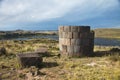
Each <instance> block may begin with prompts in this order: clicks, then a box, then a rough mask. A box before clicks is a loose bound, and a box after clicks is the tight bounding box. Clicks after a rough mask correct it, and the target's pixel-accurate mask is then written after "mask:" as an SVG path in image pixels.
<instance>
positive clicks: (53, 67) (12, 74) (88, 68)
mask: <svg viewBox="0 0 120 80" xmlns="http://www.w3.org/2000/svg"><path fill="white" fill-rule="evenodd" d="M3 46H4V47H5V48H6V49H7V55H2V56H0V74H1V77H2V79H3V80H26V75H28V73H29V71H31V69H32V70H35V71H37V70H38V71H39V72H40V73H39V74H37V75H34V76H32V77H31V78H34V79H35V78H36V80H120V55H119V54H120V52H110V50H111V49H113V48H114V47H113V46H111V47H106V46H95V48H94V51H95V56H94V57H84V58H66V57H64V56H62V57H61V58H58V57H57V56H56V55H57V54H58V53H59V50H58V41H53V40H47V39H36V40H35V39H34V40H26V41H16V40H14V41H13V40H8V41H4V42H0V47H3ZM40 47H45V48H48V52H49V54H50V55H51V56H49V57H48V56H45V57H43V64H42V68H35V67H31V68H20V67H19V65H18V61H17V58H16V54H17V53H22V52H31V51H34V50H35V49H38V48H40ZM118 48H119V47H118ZM104 53H105V54H104ZM109 53H111V54H114V55H111V54H109ZM100 54H102V55H100ZM107 54H108V55H107ZM29 77H30V75H29Z"/></svg>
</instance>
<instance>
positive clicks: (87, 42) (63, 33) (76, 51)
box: [59, 26, 94, 57]
mask: <svg viewBox="0 0 120 80" xmlns="http://www.w3.org/2000/svg"><path fill="white" fill-rule="evenodd" d="M59 48H60V53H61V54H65V55H67V56H71V57H82V56H89V55H91V54H92V53H93V48H94V31H90V26H60V27H59Z"/></svg>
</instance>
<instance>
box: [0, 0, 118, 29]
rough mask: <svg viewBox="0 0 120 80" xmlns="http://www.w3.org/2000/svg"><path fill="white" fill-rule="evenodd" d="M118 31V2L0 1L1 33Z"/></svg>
mask: <svg viewBox="0 0 120 80" xmlns="http://www.w3.org/2000/svg"><path fill="white" fill-rule="evenodd" d="M59 25H89V26H91V27H92V28H120V0H0V30H15V29H25V30H57V28H58V26H59Z"/></svg>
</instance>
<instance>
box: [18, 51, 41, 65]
mask: <svg viewBox="0 0 120 80" xmlns="http://www.w3.org/2000/svg"><path fill="white" fill-rule="evenodd" d="M17 59H18V61H19V64H20V65H21V67H30V66H36V67H40V65H41V63H42V57H41V56H40V55H39V54H37V53H27V54H17Z"/></svg>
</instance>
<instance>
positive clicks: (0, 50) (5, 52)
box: [0, 47, 7, 55]
mask: <svg viewBox="0 0 120 80" xmlns="http://www.w3.org/2000/svg"><path fill="white" fill-rule="evenodd" d="M5 54H7V51H6V48H4V47H2V48H1V49H0V55H5Z"/></svg>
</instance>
